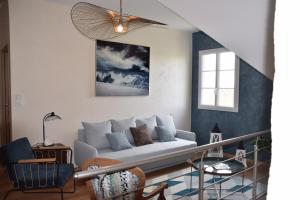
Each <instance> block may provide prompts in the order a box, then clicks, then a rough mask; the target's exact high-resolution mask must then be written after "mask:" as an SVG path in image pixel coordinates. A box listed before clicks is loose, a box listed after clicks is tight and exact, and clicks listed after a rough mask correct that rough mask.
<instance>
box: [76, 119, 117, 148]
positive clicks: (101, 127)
mask: <svg viewBox="0 0 300 200" xmlns="http://www.w3.org/2000/svg"><path fill="white" fill-rule="evenodd" d="M82 125H83V127H84V132H85V134H86V142H87V143H88V144H89V145H91V146H93V147H95V148H97V149H105V148H110V143H109V141H108V139H107V138H106V135H105V134H106V133H111V123H110V121H105V122H98V123H89V122H82Z"/></svg>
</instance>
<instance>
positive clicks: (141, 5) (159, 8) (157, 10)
mask: <svg viewBox="0 0 300 200" xmlns="http://www.w3.org/2000/svg"><path fill="white" fill-rule="evenodd" d="M51 1H55V2H57V3H60V4H67V5H71V6H72V5H74V4H76V3H78V2H88V3H91V4H94V5H97V6H100V7H104V8H107V9H110V10H115V11H119V9H120V2H119V0H51ZM123 12H124V13H125V14H130V15H135V16H139V17H143V18H146V19H151V20H155V21H159V22H162V23H166V24H168V27H167V28H171V29H177V30H182V31H189V32H195V31H197V30H198V29H196V28H195V27H194V26H192V25H191V24H189V23H188V22H186V21H185V20H184V19H183V18H181V17H180V16H178V15H176V14H175V13H174V12H173V11H172V10H170V9H169V8H167V7H165V6H164V5H162V4H161V3H160V2H158V1H157V0H123Z"/></svg>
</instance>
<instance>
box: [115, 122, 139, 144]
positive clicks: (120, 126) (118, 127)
mask: <svg viewBox="0 0 300 200" xmlns="http://www.w3.org/2000/svg"><path fill="white" fill-rule="evenodd" d="M110 121H111V125H112V132H122V131H125V134H126V136H127V138H128V140H129V142H130V144H134V140H133V137H132V135H131V132H130V127H136V123H135V118H134V117H132V118H130V119H123V120H114V119H112V120H110Z"/></svg>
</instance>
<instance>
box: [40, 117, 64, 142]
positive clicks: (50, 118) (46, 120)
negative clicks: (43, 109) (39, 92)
mask: <svg viewBox="0 0 300 200" xmlns="http://www.w3.org/2000/svg"><path fill="white" fill-rule="evenodd" d="M56 119H61V117H60V116H58V115H56V114H55V113H54V112H51V113H48V114H46V115H45V117H44V118H43V146H51V145H52V144H46V142H45V140H46V137H45V122H48V121H52V120H56Z"/></svg>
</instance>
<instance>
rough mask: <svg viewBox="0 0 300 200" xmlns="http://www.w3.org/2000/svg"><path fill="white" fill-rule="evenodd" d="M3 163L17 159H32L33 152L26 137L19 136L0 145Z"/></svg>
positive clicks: (16, 160) (6, 163)
mask: <svg viewBox="0 0 300 200" xmlns="http://www.w3.org/2000/svg"><path fill="white" fill-rule="evenodd" d="M1 154H2V157H3V160H4V164H5V165H6V166H7V165H8V164H10V163H16V162H18V160H23V159H34V158H35V156H34V153H33V151H32V149H31V145H30V143H29V141H28V139H27V138H25V137H24V138H20V139H17V140H15V141H13V142H11V143H10V144H8V145H4V146H3V147H1Z"/></svg>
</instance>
